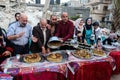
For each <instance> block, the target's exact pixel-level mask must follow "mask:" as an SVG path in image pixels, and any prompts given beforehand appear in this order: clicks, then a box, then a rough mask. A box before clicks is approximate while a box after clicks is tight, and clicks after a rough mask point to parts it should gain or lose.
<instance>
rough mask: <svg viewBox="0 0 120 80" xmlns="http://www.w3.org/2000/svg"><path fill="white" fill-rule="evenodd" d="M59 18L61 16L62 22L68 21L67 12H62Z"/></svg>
mask: <svg viewBox="0 0 120 80" xmlns="http://www.w3.org/2000/svg"><path fill="white" fill-rule="evenodd" d="M61 18H62V21H63V22H67V21H68V14H67V13H64V14H62V16H61Z"/></svg>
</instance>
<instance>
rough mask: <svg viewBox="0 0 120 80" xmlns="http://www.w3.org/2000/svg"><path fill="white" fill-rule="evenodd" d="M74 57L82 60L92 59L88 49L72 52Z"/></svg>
mask: <svg viewBox="0 0 120 80" xmlns="http://www.w3.org/2000/svg"><path fill="white" fill-rule="evenodd" d="M72 55H73V56H75V57H77V58H80V59H92V58H93V56H92V54H91V53H90V52H89V51H88V50H86V49H79V50H75V51H74V52H72Z"/></svg>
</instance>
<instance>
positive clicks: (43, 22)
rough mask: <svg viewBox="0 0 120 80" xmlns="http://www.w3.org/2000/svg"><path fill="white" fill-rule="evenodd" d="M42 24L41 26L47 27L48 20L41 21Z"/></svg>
mask: <svg viewBox="0 0 120 80" xmlns="http://www.w3.org/2000/svg"><path fill="white" fill-rule="evenodd" d="M40 25H41V28H46V26H47V21H46V20H42V21H40Z"/></svg>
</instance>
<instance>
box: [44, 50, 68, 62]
mask: <svg viewBox="0 0 120 80" xmlns="http://www.w3.org/2000/svg"><path fill="white" fill-rule="evenodd" d="M67 59H68V54H67V53H66V52H65V51H55V52H51V53H49V54H48V55H46V60H47V61H49V62H55V63H59V62H64V61H65V60H67Z"/></svg>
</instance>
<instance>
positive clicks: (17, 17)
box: [9, 12, 20, 26]
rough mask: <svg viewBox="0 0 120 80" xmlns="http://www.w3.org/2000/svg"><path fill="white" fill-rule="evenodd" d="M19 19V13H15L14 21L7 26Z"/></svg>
mask: <svg viewBox="0 0 120 80" xmlns="http://www.w3.org/2000/svg"><path fill="white" fill-rule="evenodd" d="M19 19H20V13H19V12H17V13H15V21H13V22H11V23H10V24H9V26H10V25H11V24H13V23H15V22H17V21H19Z"/></svg>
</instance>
